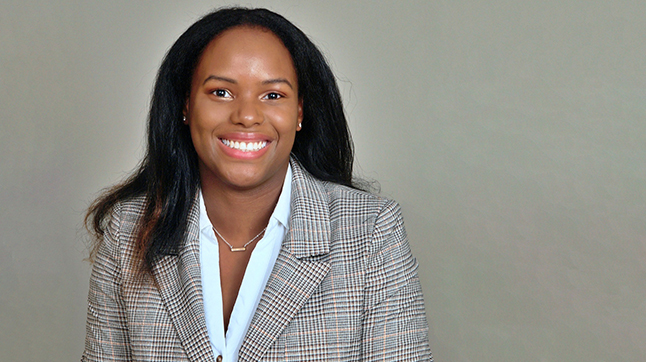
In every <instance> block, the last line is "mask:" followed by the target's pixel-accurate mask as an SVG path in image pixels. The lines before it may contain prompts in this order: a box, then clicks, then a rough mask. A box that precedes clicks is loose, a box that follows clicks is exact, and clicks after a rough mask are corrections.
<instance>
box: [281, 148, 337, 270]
mask: <svg viewBox="0 0 646 362" xmlns="http://www.w3.org/2000/svg"><path fill="white" fill-rule="evenodd" d="M290 162H291V165H292V201H291V217H290V222H289V230H288V235H287V236H286V238H285V240H284V241H283V248H285V249H287V250H288V251H289V252H290V253H291V254H293V255H294V256H295V257H296V258H306V257H310V256H317V255H321V254H327V253H329V252H330V211H329V203H328V199H327V191H326V190H325V188H324V187H323V184H322V183H321V181H319V180H317V179H315V178H314V177H313V176H312V175H310V173H309V172H307V171H306V170H305V169H303V167H302V166H301V165H300V164H299V163H298V161H296V160H295V159H293V158H292V159H291V160H290Z"/></svg>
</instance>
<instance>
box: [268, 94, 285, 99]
mask: <svg viewBox="0 0 646 362" xmlns="http://www.w3.org/2000/svg"><path fill="white" fill-rule="evenodd" d="M264 98H265V99H280V98H283V96H282V95H281V94H278V93H275V92H271V93H267V95H265V97H264Z"/></svg>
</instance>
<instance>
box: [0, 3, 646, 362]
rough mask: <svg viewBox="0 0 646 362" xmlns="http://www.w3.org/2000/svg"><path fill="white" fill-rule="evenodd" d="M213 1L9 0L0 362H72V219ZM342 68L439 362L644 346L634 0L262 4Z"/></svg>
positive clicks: (81, 286) (639, 61) (76, 296)
mask: <svg viewBox="0 0 646 362" xmlns="http://www.w3.org/2000/svg"><path fill="white" fill-rule="evenodd" d="M224 4H225V3H224V2H218V1H191V2H190V3H180V2H177V1H170V0H166V1H159V0H158V1H123V0H121V1H72V0H60V1H53V2H49V1H7V0H2V1H1V2H0V81H1V87H0V120H1V121H0V187H1V188H0V205H1V206H0V360H2V361H63V360H78V359H79V357H80V354H81V351H82V348H83V338H84V328H85V327H84V324H85V312H86V302H85V298H86V293H87V288H88V278H89V268H90V267H89V264H88V263H87V262H84V261H83V258H84V257H85V256H86V250H85V246H84V239H85V238H86V236H85V234H84V232H83V230H82V228H81V219H82V216H83V212H84V209H85V208H86V206H87V205H88V203H89V202H90V201H91V200H92V199H93V198H94V197H95V196H96V195H97V192H98V191H99V190H100V189H101V188H103V187H106V186H108V185H111V184H113V183H115V182H116V181H118V180H119V179H121V178H122V177H123V176H125V175H126V174H127V173H128V172H129V171H130V170H132V168H133V167H134V166H135V165H136V163H137V161H138V160H139V158H140V156H141V154H142V150H143V147H144V142H143V136H144V135H143V130H144V122H145V117H146V112H147V108H148V101H149V94H150V91H151V87H152V82H153V78H154V75H155V72H156V69H157V67H158V65H159V63H160V61H161V58H162V56H163V55H164V53H165V51H166V50H167V49H168V47H169V46H170V45H171V44H172V42H173V41H174V40H175V39H176V38H177V37H178V36H179V34H180V33H181V32H182V31H183V30H184V29H185V28H186V27H187V26H189V25H190V24H191V23H192V22H193V21H195V20H196V19H197V18H198V17H199V16H200V15H202V14H204V13H205V12H207V11H208V10H209V9H211V8H213V7H216V6H220V5H224ZM245 4H246V5H256V6H268V7H270V8H272V9H274V10H276V11H278V12H280V13H282V14H283V15H285V16H286V17H287V18H289V19H291V20H292V21H293V22H294V23H296V24H297V25H298V26H300V27H301V28H302V29H303V30H304V31H305V32H306V33H307V34H309V35H311V37H312V38H313V40H314V41H315V43H317V44H318V45H319V46H320V47H321V48H322V49H323V51H324V52H325V53H326V54H327V55H328V57H329V59H330V62H331V64H332V66H333V68H334V70H335V72H336V74H337V75H338V77H339V80H340V85H341V88H342V93H343V96H344V97H345V104H346V108H347V112H348V115H349V118H350V125H351V128H352V131H353V134H354V138H355V143H356V150H357V161H358V162H357V166H358V167H357V171H358V172H359V174H361V175H363V176H365V177H368V178H373V179H376V180H378V181H380V182H381V186H382V194H383V195H386V196H389V197H393V198H395V199H397V200H398V201H399V202H400V203H401V204H402V206H403V210H404V216H405V219H406V224H407V227H408V232H409V236H410V239H411V244H412V246H413V249H414V252H415V254H416V256H417V257H418V259H419V261H420V264H421V266H420V277H421V279H422V283H423V287H424V293H425V296H426V305H427V313H428V319H429V322H430V324H431V343H432V348H433V352H434V354H435V356H436V359H437V360H438V361H455V362H462V361H591V360H594V361H643V360H645V359H646V262H645V261H646V244H645V242H644V240H645V237H644V235H645V234H646V202H645V198H646V182H645V181H646V168H645V166H646V147H645V141H646V122H645V121H646V117H645V116H646V41H645V39H646V21H644V19H646V2H644V1H642V0H635V1H621V0H617V1H599V0H589V1H568V0H565V1H564V0H558V1H556V0H548V1H532V2H529V1H505V0H490V1H478V0H474V1H460V0H458V1H399V2H394V1H393V2H385V1H370V2H369V1H363V2H358V1H347V0H328V1H320V2H308V1H298V0H292V1H271V2H270V1H254V2H248V3H245Z"/></svg>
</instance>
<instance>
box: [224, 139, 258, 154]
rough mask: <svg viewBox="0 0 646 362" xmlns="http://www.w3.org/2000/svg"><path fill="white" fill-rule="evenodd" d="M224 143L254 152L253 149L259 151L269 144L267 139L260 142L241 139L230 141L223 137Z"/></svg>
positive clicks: (244, 150) (234, 147)
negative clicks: (242, 140) (241, 140)
mask: <svg viewBox="0 0 646 362" xmlns="http://www.w3.org/2000/svg"><path fill="white" fill-rule="evenodd" d="M221 140H222V143H223V144H224V145H225V146H227V147H230V148H233V149H236V150H240V151H243V152H253V151H258V150H261V149H263V148H265V146H267V141H259V142H240V141H230V140H227V139H224V138H222V139H221Z"/></svg>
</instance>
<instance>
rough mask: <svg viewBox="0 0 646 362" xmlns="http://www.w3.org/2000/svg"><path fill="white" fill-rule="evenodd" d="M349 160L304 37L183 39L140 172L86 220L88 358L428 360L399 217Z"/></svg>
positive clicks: (336, 99)
mask: <svg viewBox="0 0 646 362" xmlns="http://www.w3.org/2000/svg"><path fill="white" fill-rule="evenodd" d="M352 163H353V152H352V143H351V139H350V134H349V132H348V127H347V122H346V119H345V115H344V113H343V106H342V103H341V99H340V96H339V91H338V89H337V85H336V82H335V78H334V75H333V74H332V72H331V71H330V68H329V66H328V65H327V63H326V62H325V60H324V58H323V56H322V55H321V53H320V52H319V50H318V49H317V48H316V47H315V46H314V45H313V44H312V42H311V41H310V40H309V39H308V38H307V36H305V35H304V34H303V33H302V32H301V31H300V30H298V29H297V28H296V27H294V25H292V24H291V23H290V22H289V21H287V20H286V19H284V18H283V17H281V16H280V15H278V14H275V13H272V12H270V11H268V10H264V9H242V8H231V9H222V10H219V11H216V12H213V13H211V14H209V15H207V16H205V17H204V18H202V19H201V20H199V21H198V22H196V23H195V24H193V25H192V26H191V27H190V28H189V29H188V30H187V31H186V32H185V33H184V34H183V35H182V36H181V37H180V38H179V39H178V40H177V41H176V42H175V44H174V45H173V46H172V47H171V49H170V50H169V52H168V54H167V55H166V58H165V59H164V62H163V63H162V66H161V68H160V71H159V74H158V77H157V82H156V84H155V90H154V94H153V99H152V103H151V109H150V115H149V123H148V148H147V154H146V157H145V159H144V160H143V162H142V164H141V166H140V168H139V169H138V170H137V171H136V172H135V173H134V174H133V175H132V176H131V177H130V178H129V179H128V180H126V181H125V182H124V183H123V184H120V185H117V186H115V187H114V188H112V189H111V190H109V191H108V192H106V193H105V194H104V195H103V196H102V197H100V198H99V199H98V200H97V201H96V202H95V203H94V204H93V205H92V206H91V207H90V209H89V211H88V215H87V219H86V220H87V222H88V224H89V225H91V230H92V231H93V232H94V234H95V236H96V244H95V246H94V248H93V252H92V258H93V261H94V267H93V271H92V276H91V280H90V292H89V297H88V303H89V306H88V319H87V335H86V344H85V352H84V353H83V360H84V361H106V360H110V361H130V360H137V361H171V360H172V361H187V360H188V361H213V360H216V361H257V360H263V361H284V360H299V361H313V360H348V361H350V360H366V361H370V360H389V361H419V360H431V359H432V357H431V353H430V350H429V345H428V326H427V322H426V318H425V312H424V302H423V299H422V293H421V287H420V283H419V280H418V277H417V262H416V261H415V259H414V258H413V257H412V255H411V252H410V249H409V246H408V241H407V239H406V233H405V230H404V226H403V220H402V217H401V212H400V210H399V206H398V205H397V204H396V203H395V202H394V201H391V200H387V199H384V198H381V197H379V196H376V195H372V194H370V193H368V192H365V191H361V190H360V189H359V188H358V187H357V186H356V185H355V184H354V183H353V179H352ZM216 356H217V357H216Z"/></svg>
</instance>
